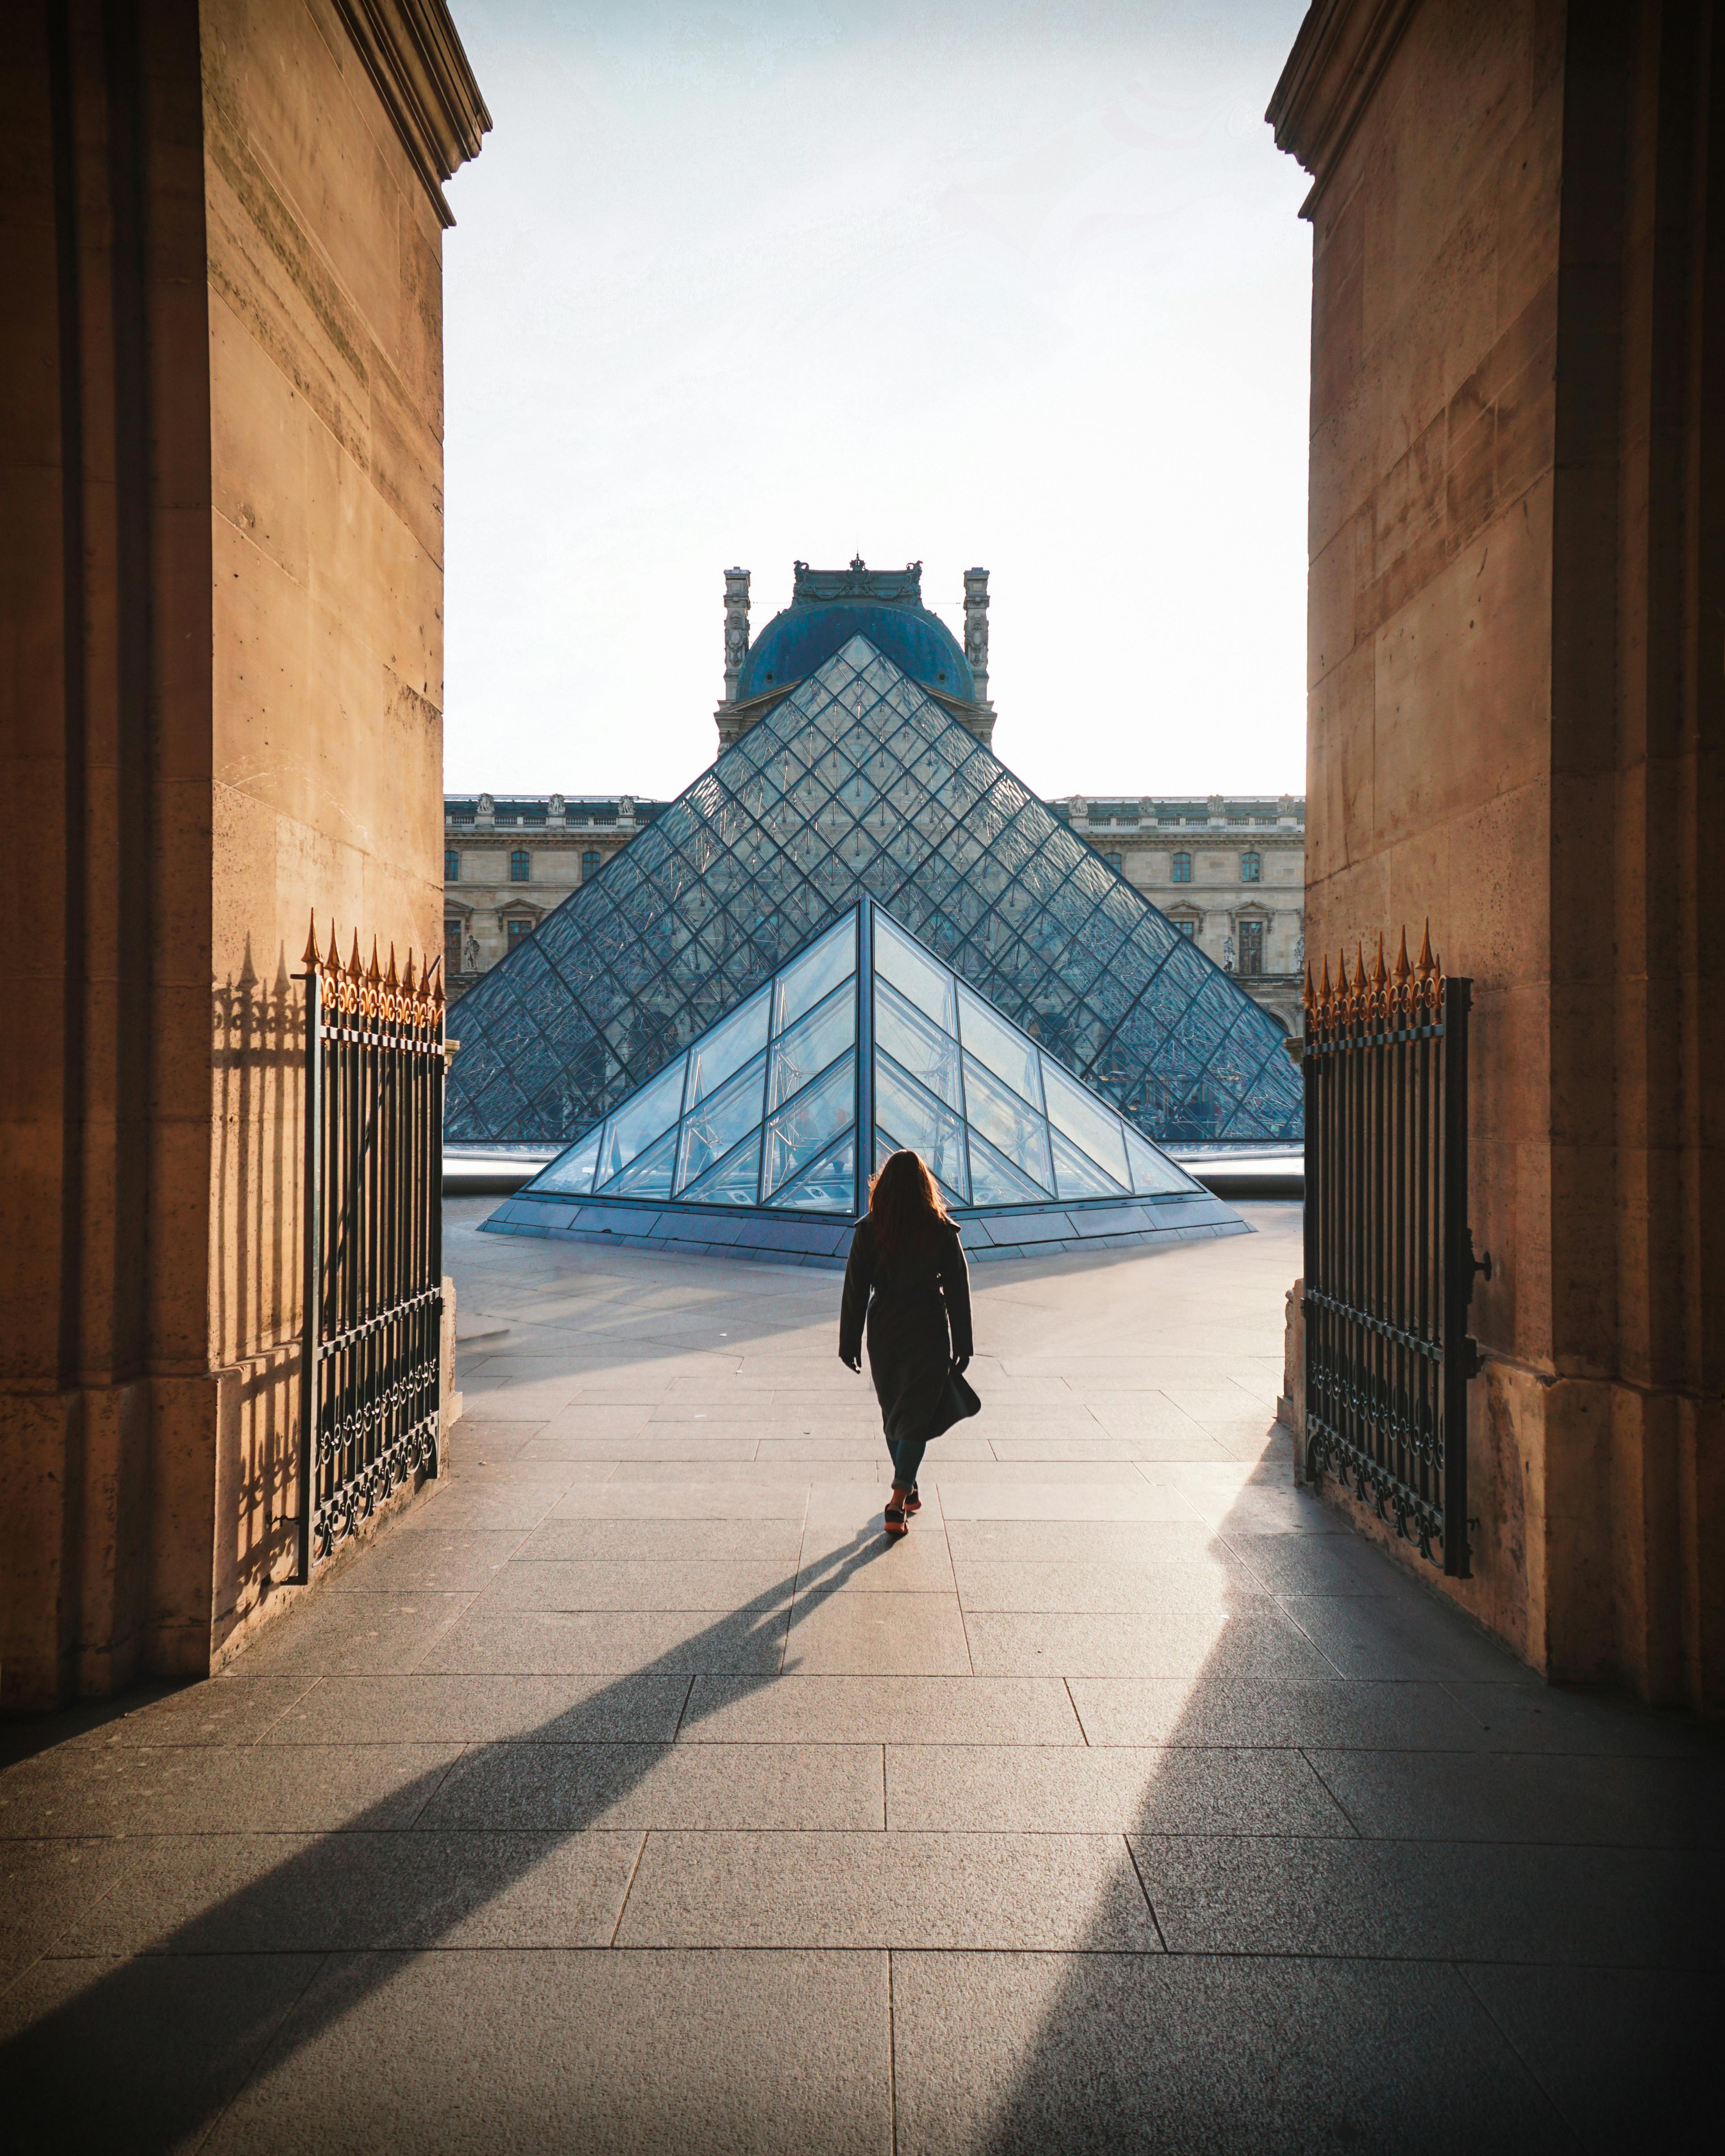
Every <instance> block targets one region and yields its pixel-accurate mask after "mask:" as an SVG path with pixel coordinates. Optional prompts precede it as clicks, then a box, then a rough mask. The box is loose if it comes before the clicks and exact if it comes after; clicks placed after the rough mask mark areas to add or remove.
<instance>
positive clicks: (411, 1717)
mask: <svg viewBox="0 0 1725 2156" xmlns="http://www.w3.org/2000/svg"><path fill="white" fill-rule="evenodd" d="M690 1681H691V1680H690V1679H689V1677H688V1676H671V1675H662V1676H653V1675H650V1674H649V1675H645V1676H613V1677H604V1676H520V1675H517V1674H514V1673H504V1674H501V1675H499V1674H494V1675H488V1676H428V1675H425V1674H423V1673H418V1674H414V1675H413V1676H393V1677H325V1678H322V1679H321V1681H319V1683H318V1685H317V1687H316V1690H315V1691H310V1692H308V1693H306V1695H305V1697H304V1698H303V1699H302V1700H300V1702H299V1703H298V1704H297V1705H296V1706H295V1707H291V1708H290V1710H289V1711H288V1712H287V1713H285V1715H283V1716H282V1717H281V1718H280V1721H278V1722H276V1723H275V1725H274V1727H272V1728H271V1729H270V1732H269V1735H268V1737H267V1738H266V1739H265V1740H264V1741H265V1742H266V1743H270V1744H375V1743H384V1744H389V1743H396V1744H408V1743H443V1742H447V1743H456V1744H465V1743H480V1744H483V1743H494V1742H496V1741H498V1740H500V1739H503V1738H507V1739H510V1740H511V1741H512V1742H515V1743H546V1744H577V1743H596V1744H606V1743H669V1742H670V1739H671V1738H672V1737H673V1736H674V1735H675V1732H676V1727H677V1724H678V1722H679V1721H680V1719H681V1718H682V1713H683V1709H684V1707H685V1703H686V1702H687V1700H688V1697H689V1686H690Z"/></svg>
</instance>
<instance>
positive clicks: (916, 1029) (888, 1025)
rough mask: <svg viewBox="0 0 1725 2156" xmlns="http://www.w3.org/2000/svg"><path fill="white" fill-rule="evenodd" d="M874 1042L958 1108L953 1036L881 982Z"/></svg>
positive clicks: (948, 1104)
mask: <svg viewBox="0 0 1725 2156" xmlns="http://www.w3.org/2000/svg"><path fill="white" fill-rule="evenodd" d="M875 918H876V919H877V920H878V919H879V918H880V916H878V915H876V916H875ZM875 1039H876V1040H877V1041H878V1042H879V1043H880V1045H881V1047H882V1048H884V1049H885V1050H886V1052H887V1054H888V1055H891V1057H892V1058H893V1060H894V1061H895V1062H897V1063H901V1064H902V1065H904V1067H905V1069H906V1070H908V1071H909V1072H910V1074H911V1076H912V1077H913V1078H920V1079H921V1080H922V1083H923V1084H924V1085H925V1086H927V1088H928V1090H929V1091H930V1092H932V1093H938V1094H939V1096H941V1098H942V1100H943V1101H945V1102H946V1104H947V1106H948V1107H949V1108H956V1107H957V1106H958V1105H959V1101H958V1044H957V1041H956V1040H954V1039H953V1038H952V1035H951V1034H949V1033H942V1031H941V1030H940V1029H939V1027H938V1026H933V1025H931V1024H929V1023H928V1020H927V1019H926V1018H924V1017H923V1015H922V1012H921V1011H919V1010H916V1009H913V1008H912V1006H911V1004H907V1003H906V1001H905V999H904V998H903V997H902V996H901V995H900V994H899V993H898V991H897V990H896V988H890V987H889V986H888V985H887V983H886V982H885V981H883V980H880V978H876V980H875Z"/></svg>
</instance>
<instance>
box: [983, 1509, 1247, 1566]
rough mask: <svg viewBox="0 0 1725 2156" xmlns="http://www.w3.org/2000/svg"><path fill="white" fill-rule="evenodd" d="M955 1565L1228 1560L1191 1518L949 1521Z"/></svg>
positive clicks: (1199, 1522)
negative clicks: (956, 1563) (974, 1563)
mask: <svg viewBox="0 0 1725 2156" xmlns="http://www.w3.org/2000/svg"><path fill="white" fill-rule="evenodd" d="M947 1543H949V1544H950V1546H951V1548H952V1556H953V1558H954V1559H955V1561H963V1562H968V1561H975V1562H977V1563H1000V1564H1005V1563H1024V1564H1085V1565H1091V1564H1111V1563H1127V1564H1153V1563H1159V1562H1161V1561H1163V1560H1165V1559H1167V1560H1173V1559H1185V1560H1186V1561H1188V1562H1189V1563H1199V1562H1202V1561H1203V1560H1204V1559H1206V1558H1209V1557H1210V1556H1211V1554H1212V1553H1214V1554H1215V1555H1216V1557H1217V1558H1218V1559H1219V1561H1220V1562H1224V1563H1225V1562H1226V1561H1227V1553H1226V1549H1225V1548H1224V1545H1223V1544H1222V1543H1221V1542H1220V1541H1219V1539H1218V1537H1217V1536H1216V1534H1215V1532H1214V1530H1213V1529H1212V1528H1210V1527H1207V1526H1206V1525H1205V1524H1204V1522H1203V1521H1202V1520H1200V1519H1198V1518H1196V1517H1194V1516H1192V1515H1188V1516H1186V1517H1183V1518H1180V1519H1173V1520H949V1521H948V1522H947Z"/></svg>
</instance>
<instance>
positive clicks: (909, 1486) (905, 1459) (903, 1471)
mask: <svg viewBox="0 0 1725 2156" xmlns="http://www.w3.org/2000/svg"><path fill="white" fill-rule="evenodd" d="M886 1450H888V1451H889V1452H890V1453H891V1455H892V1486H893V1488H894V1489H895V1490H914V1489H915V1488H916V1470H917V1469H918V1468H919V1467H920V1466H922V1455H923V1454H924V1453H925V1452H927V1450H928V1440H927V1438H926V1437H901V1438H900V1439H899V1440H898V1441H897V1442H896V1444H895V1443H894V1441H893V1440H892V1439H891V1438H890V1437H889V1438H888V1439H887V1440H886Z"/></svg>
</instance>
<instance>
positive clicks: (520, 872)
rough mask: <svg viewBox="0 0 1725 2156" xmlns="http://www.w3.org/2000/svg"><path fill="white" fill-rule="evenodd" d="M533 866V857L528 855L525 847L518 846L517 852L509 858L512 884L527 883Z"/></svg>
mask: <svg viewBox="0 0 1725 2156" xmlns="http://www.w3.org/2000/svg"><path fill="white" fill-rule="evenodd" d="M531 866H532V856H531V855H530V854H529V853H528V851H527V850H526V847H525V846H517V847H516V850H515V851H514V852H513V853H512V854H511V855H510V857H509V880H510V881H511V883H525V882H526V880H527V877H528V874H529V872H530V870H531Z"/></svg>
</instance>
